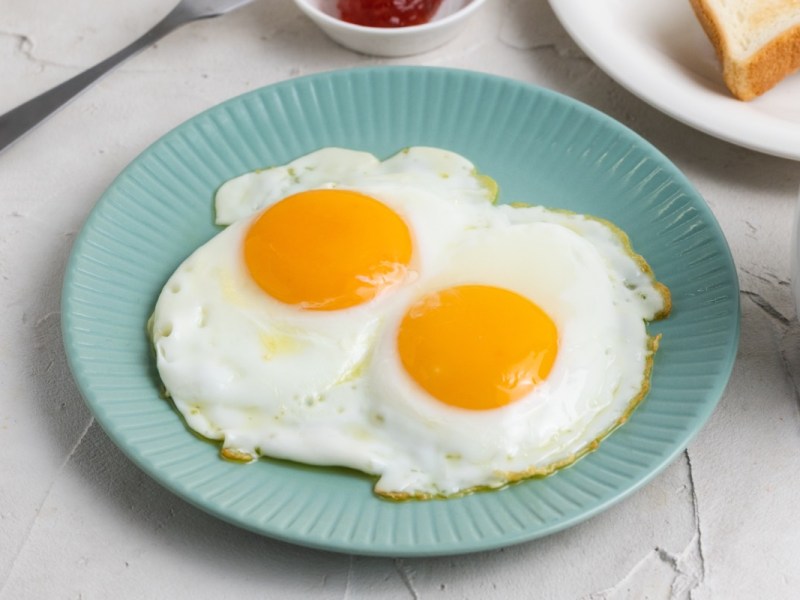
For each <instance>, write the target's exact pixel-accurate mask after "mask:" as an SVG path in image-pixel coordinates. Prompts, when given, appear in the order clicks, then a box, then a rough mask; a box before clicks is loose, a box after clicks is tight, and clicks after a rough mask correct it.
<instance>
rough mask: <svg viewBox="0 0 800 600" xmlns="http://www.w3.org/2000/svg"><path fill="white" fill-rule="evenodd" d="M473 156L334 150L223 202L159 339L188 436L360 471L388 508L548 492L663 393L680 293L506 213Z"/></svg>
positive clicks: (550, 213) (250, 184)
mask: <svg viewBox="0 0 800 600" xmlns="http://www.w3.org/2000/svg"><path fill="white" fill-rule="evenodd" d="M496 193H497V190H496V186H495V184H494V182H493V180H491V179H490V178H488V177H485V176H482V175H480V174H478V173H477V172H476V170H475V167H474V166H473V165H472V163H470V162H469V161H468V160H467V159H465V158H463V157H461V156H459V155H457V154H454V153H452V152H448V151H445V150H440V149H435V148H425V147H413V148H408V149H406V150H404V151H402V152H400V153H398V154H396V155H394V156H392V157H390V158H389V159H387V160H385V161H379V160H378V159H377V158H375V157H374V156H373V155H371V154H368V153H363V152H356V151H352V150H345V149H341V148H326V149H323V150H319V151H317V152H313V153H311V154H308V155H306V156H304V157H301V158H299V159H297V160H295V161H293V162H291V163H289V164H288V165H285V166H282V167H274V168H271V169H266V170H262V171H256V172H253V173H248V174H245V175H242V176H240V177H237V178H235V179H232V180H230V181H228V182H227V183H225V184H224V185H223V186H222V187H221V188H220V189H219V190H218V192H217V195H216V215H217V223H218V224H220V225H226V226H227V227H226V228H225V229H224V230H223V231H222V232H221V233H219V234H218V235H217V236H216V237H214V238H212V239H211V240H210V241H209V242H208V243H206V244H205V245H204V246H202V247H200V248H199V249H198V250H196V251H195V252H194V253H193V254H192V255H191V256H190V257H189V258H188V259H186V261H185V262H184V263H183V264H182V265H181V266H180V267H179V268H178V269H177V270H176V271H175V273H174V274H173V275H172V276H171V277H170V279H169V281H168V282H167V284H166V285H165V287H164V289H163V291H162V293H161V295H160V297H159V299H158V301H157V304H156V307H155V311H154V314H153V316H152V318H151V320H150V323H149V329H150V335H151V338H152V342H153V345H154V348H155V353H156V360H157V366H158V371H159V374H160V377H161V379H162V382H163V384H164V386H165V388H166V390H167V392H168V394H169V395H170V397H171V398H172V400H173V402H174V404H175V406H176V407H177V409H178V410H179V411H180V413H181V414H182V415H183V417H184V418H185V420H186V422H187V424H188V425H189V427H191V428H192V429H193V430H194V431H196V432H197V433H199V434H201V435H202V436H204V437H206V438H210V439H213V440H221V441H222V454H223V456H226V457H228V458H234V459H239V460H252V459H255V458H257V457H258V456H269V457H273V458H282V459H288V460H293V461H298V462H302V463H308V464H314V465H335V466H343V467H350V468H353V469H357V470H359V471H363V472H365V473H369V474H372V475H375V476H377V477H378V479H377V482H376V484H375V491H376V493H378V494H380V495H383V496H387V497H392V498H398V499H401V498H410V497H416V498H426V497H447V496H453V495H458V494H461V493H464V492H467V491H470V490H474V489H481V488H496V487H501V486H503V485H506V484H507V483H509V482H512V481H515V480H518V479H522V478H527V477H532V476H536V475H546V474H549V473H551V472H553V471H554V470H555V469H557V468H560V467H563V466H566V465H568V464H570V463H571V462H573V461H574V460H576V459H577V458H578V457H580V456H581V455H582V454H583V453H585V452H587V451H589V450H591V449H593V448H594V447H596V445H597V442H598V441H599V440H600V439H602V438H603V437H604V436H605V435H606V434H608V433H609V432H610V431H611V430H612V429H614V428H615V427H616V426H617V425H619V424H620V423H622V422H624V420H625V419H626V418H627V416H628V414H629V413H630V411H632V410H633V409H634V408H635V406H636V405H637V403H638V402H639V400H641V398H642V397H643V396H644V395H645V394H646V392H647V389H648V386H649V378H650V369H651V366H652V358H653V353H654V351H655V348H656V345H657V344H656V342H657V340H656V339H655V338H652V337H650V336H649V335H648V333H647V331H646V328H645V322H646V321H649V320H653V319H657V318H661V317H664V316H666V315H667V314H668V313H669V310H670V298H669V292H668V290H667V289H666V287H664V286H663V285H662V284H660V283H658V282H657V281H656V280H655V279H654V277H653V274H652V272H651V270H650V268H649V267H648V265H647V264H646V262H645V261H644V260H643V259H642V258H641V257H640V256H638V255H637V254H635V253H634V251H633V250H632V248H631V247H630V244H629V242H628V240H627V238H626V236H625V235H624V234H623V233H622V232H621V231H619V230H618V229H617V228H615V227H614V226H613V225H611V224H609V223H607V222H604V221H602V220H599V219H596V218H592V217H587V216H583V215H578V214H574V213H569V212H566V211H556V210H550V209H546V208H543V207H540V206H510V205H495V204H494V201H495V196H496Z"/></svg>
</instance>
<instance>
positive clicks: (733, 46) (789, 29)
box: [689, 0, 800, 100]
mask: <svg viewBox="0 0 800 600" xmlns="http://www.w3.org/2000/svg"><path fill="white" fill-rule="evenodd" d="M689 2H690V3H691V5H692V8H693V9H694V12H695V14H696V15H697V18H698V20H699V21H700V23H701V24H702V26H703V29H704V30H705V32H706V34H707V35H708V38H709V39H710V40H711V43H712V44H713V45H714V48H715V49H716V51H717V56H718V57H719V60H720V62H721V63H722V77H723V79H724V80H725V85H727V86H728V89H730V91H731V93H732V94H733V95H734V96H736V97H737V98H739V99H740V100H751V99H753V98H755V97H757V96H760V95H761V94H763V93H764V92H766V91H767V90H769V89H771V88H772V87H774V86H775V85H776V84H777V83H778V82H779V81H781V80H782V79H783V78H784V77H786V76H787V75H790V74H791V73H794V72H795V71H797V70H798V69H800V0H689Z"/></svg>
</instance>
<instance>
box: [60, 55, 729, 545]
mask: <svg viewBox="0 0 800 600" xmlns="http://www.w3.org/2000/svg"><path fill="white" fill-rule="evenodd" d="M410 145H431V146H439V147H442V148H447V149H449V150H453V151H455V152H458V153H461V154H463V155H464V156H466V157H468V158H470V159H471V160H472V161H473V162H474V163H475V164H476V165H477V166H478V168H479V169H480V170H481V171H482V172H484V173H487V174H489V175H491V176H493V177H494V178H495V179H497V181H498V182H499V184H500V188H501V200H502V201H505V202H510V201H516V200H524V201H533V202H539V203H543V204H547V205H551V206H555V207H565V208H569V209H572V210H576V211H581V212H587V213H592V214H595V215H598V216H601V217H605V218H608V219H611V220H613V221H615V222H616V223H617V224H619V225H620V226H621V227H622V228H623V229H625V230H626V231H627V232H628V233H629V234H630V235H631V238H632V240H633V243H634V245H635V247H636V248H637V250H639V251H640V252H641V253H642V254H643V255H644V256H645V257H646V258H647V259H648V260H649V262H650V264H651V265H652V266H653V268H654V270H655V273H656V275H657V276H658V278H659V279H660V280H661V281H663V282H664V283H666V284H667V285H668V286H669V287H671V288H672V292H673V298H674V305H675V309H674V314H673V316H671V317H670V318H669V319H668V320H666V321H664V322H661V323H658V324H656V325H654V326H653V327H651V329H650V330H651V332H652V333H657V332H661V333H663V341H662V344H661V350H660V351H659V353H658V355H657V358H656V361H655V371H654V374H653V381H652V383H653V387H652V391H651V393H650V395H649V396H648V397H647V399H646V400H645V402H644V403H643V404H642V405H641V406H640V407H639V408H638V410H637V411H636V412H635V414H634V415H633V418H632V419H631V420H630V422H629V423H627V424H626V425H625V426H624V427H622V428H620V429H618V430H617V431H616V432H615V433H614V434H612V435H611V436H610V437H609V438H608V439H607V440H606V441H605V442H604V443H603V444H602V445H601V447H600V449H599V450H598V451H597V452H595V453H593V454H591V455H589V456H587V457H585V458H584V459H582V460H581V461H579V462H578V463H577V464H576V465H574V466H573V467H571V468H568V469H565V470H563V471H561V472H559V473H557V474H556V475H554V476H552V477H549V478H546V479H538V480H531V481H527V482H523V483H521V484H519V485H515V486H511V487H509V488H507V489H504V490H501V491H495V492H487V493H478V494H474V495H471V496H467V497H464V498H459V499H452V500H446V501H443V500H437V501H430V502H407V503H394V502H389V501H385V500H381V499H378V498H377V497H376V496H374V495H373V494H372V491H371V490H372V480H371V479H370V478H369V477H367V476H363V475H359V474H356V473H352V472H349V471H346V470H339V469H326V468H314V467H305V466H301V465H296V464H291V463H286V462H278V461H269V460H261V461H259V462H257V463H253V464H249V465H238V464H232V463H230V462H225V461H223V460H221V459H220V458H219V457H218V450H217V447H216V446H215V445H213V444H210V443H207V442H203V441H201V440H199V439H197V438H196V437H194V436H193V435H191V434H190V433H189V432H188V430H187V429H186V428H185V427H184V425H183V423H182V421H181V419H180V418H179V417H178V414H177V413H176V412H174V411H173V409H172V408H171V406H170V404H168V403H167V402H166V401H164V400H163V399H162V398H161V397H160V395H159V384H158V378H157V374H156V372H155V369H154V366H153V361H152V359H151V355H150V350H149V347H148V342H147V339H146V337H145V322H146V320H147V318H148V316H149V315H150V313H151V311H152V309H153V306H154V303H155V300H156V297H157V295H158V293H159V291H160V289H161V287H162V285H163V284H164V282H165V281H166V279H167V278H168V276H169V275H170V273H171V272H172V271H173V269H174V268H175V267H177V265H178V264H179V263H180V262H181V261H182V260H183V259H184V258H185V257H186V256H187V255H188V254H189V253H190V252H191V251H192V250H194V249H195V248H196V247H197V246H199V245H200V244H202V243H203V242H205V241H206V240H207V239H209V238H210V237H211V236H213V235H214V234H215V233H217V232H218V231H219V229H218V228H217V227H215V226H214V225H212V195H213V193H214V191H215V189H216V188H217V187H218V186H219V185H220V183H221V182H223V181H225V180H226V179H228V178H230V177H232V176H235V175H238V174H240V173H243V172H245V171H249V170H251V169H255V168H257V167H263V166H265V165H274V164H283V163H286V162H288V161H289V160H291V159H293V158H295V157H297V156H300V155H302V154H305V153H307V152H309V151H311V150H314V149H317V148H319V147H322V146H344V147H348V148H354V149H359V150H367V151H370V152H373V153H375V154H376V155H378V156H381V157H387V156H389V155H391V154H393V153H394V152H396V151H397V150H399V149H401V148H403V147H405V146H410ZM738 323H739V304H738V284H737V279H736V274H735V270H734V266H733V263H732V261H731V256H730V253H729V250H728V247H727V245H726V243H725V240H724V238H723V236H722V233H721V232H720V229H719V226H718V225H717V222H716V221H715V220H714V217H713V216H712V214H711V212H710V210H709V208H708V207H707V205H706V204H705V203H704V202H703V200H702V199H701V198H700V197H699V196H698V194H697V192H696V191H695V190H694V189H693V188H692V186H691V185H690V184H689V183H688V182H687V180H686V179H685V178H684V177H683V175H681V173H680V172H679V171H678V170H677V169H676V168H675V167H674V166H673V165H672V164H671V163H670V162H669V161H668V160H667V159H666V158H665V157H664V156H662V155H661V154H660V153H659V152H658V151H657V150H655V149H654V148H653V147H652V146H650V145H649V144H648V143H647V142H645V141H644V140H642V139H641V138H640V137H638V136H637V135H636V134H634V133H633V132H631V131H630V130H628V129H626V128H625V127H623V126H622V125H620V124H619V123H617V122H615V121H613V120H612V119H610V118H608V117H606V116H605V115H603V114H601V113H599V112H597V111H595V110H593V109H591V108H589V107H587V106H585V105H583V104H580V103H578V102H576V101H573V100H571V99H569V98H566V97H564V96H561V95H558V94H556V93H553V92H550V91H547V90H544V89H540V88H537V87H534V86H532V85H527V84H524V83H520V82H517V81H512V80H507V79H501V78H496V77H491V76H487V75H483V74H479V73H473V72H468V71H454V70H445V69H426V68H404V67H397V68H375V69H359V70H352V71H339V72H332V73H326V74H321V75H315V76H310V77H305V78H300V79H295V80H291V81H286V82H283V83H280V84H276V85H272V86H269V87H265V88H263V89H260V90H257V91H255V92H252V93H249V94H246V95H244V96H241V97H237V98H234V99H232V100H230V101H228V102H225V103H223V104H221V105H219V106H216V107H214V108H212V109H210V110H208V111H207V112H204V113H202V114H200V115H199V116H197V117H195V118H193V119H191V120H189V121H188V122H186V123H184V124H183V125H181V126H180V127H178V128H176V129H175V130H173V131H171V132H170V133H168V134H167V135H165V136H164V137H163V138H161V139H160V140H158V141H157V142H156V143H154V144H153V145H152V146H151V147H150V148H148V149H147V150H146V151H145V152H143V153H142V154H141V155H140V156H139V157H138V158H137V159H136V160H134V161H133V162H132V163H131V164H130V166H128V167H127V168H126V169H125V170H124V171H123V172H122V173H121V174H120V176H119V177H118V178H117V179H116V180H115V181H114V183H113V184H112V185H111V187H110V188H109V189H108V190H107V191H106V193H105V194H104V195H103V197H102V198H101V199H100V201H99V202H98V204H97V206H96V208H95V209H94V210H93V212H92V214H91V215H90V217H89V218H88V220H87V222H86V224H85V226H84V227H83V229H82V231H81V233H80V235H79V237H78V239H77V240H76V242H75V246H74V249H73V251H72V255H71V258H70V261H69V265H68V269H67V273H66V279H65V283H64V295H63V326H64V340H65V346H66V351H67V354H68V357H69V361H70V366H71V368H72V372H73V374H74V376H75V380H76V381H77V383H78V385H79V387H80V389H81V391H82V393H83V395H84V397H85V399H86V402H87V403H88V405H89V407H90V408H91V410H92V411H93V413H94V414H95V416H96V418H97V420H98V421H99V422H100V423H101V424H102V426H103V427H104V429H105V430H106V432H107V433H108V435H109V436H110V437H111V438H112V440H113V441H114V442H115V443H116V444H117V445H118V446H119V447H120V448H121V449H122V450H123V451H124V452H125V453H126V454H127V455H128V456H129V457H130V458H131V459H132V460H133V461H134V462H135V463H136V464H138V465H139V466H140V467H141V468H142V469H144V470H145V471H146V472H147V473H148V474H150V475H151V476H152V477H153V478H155V479H156V480H158V481H159V482H160V483H161V484H163V485H164V486H165V487H167V488H169V489H170V490H172V491H173V492H174V493H176V494H178V495H179V496H181V497H183V498H185V499H186V500H188V501H189V502H192V503H193V504H195V505H197V506H199V507H200V508H202V509H204V510H206V511H208V512H210V513H212V514H214V515H216V516H218V517H220V518H222V519H226V520H228V521H230V522H232V523H235V524H237V525H239V526H242V527H245V528H247V529H250V530H253V531H256V532H259V533H262V534H264V535H267V536H271V537H275V538H279V539H283V540H288V541H291V542H295V543H298V544H304V545H308V546H313V547H318V548H325V549H329V550H336V551H343V552H352V553H359V554H373V555H392V556H412V555H416V556H423V555H437V554H455V553H463V552H470V551H476V550H481V549H488V548H495V547H498V546H503V545H508V544H513V543H517V542H521V541H524V540H530V539H532V538H536V537H539V536H543V535H546V534H549V533H552V532H554V531H558V530H560V529H564V528H566V527H569V526H571V525H573V524H575V523H577V522H579V521H581V520H584V519H586V518H588V517H590V516H592V515H594V514H596V513H598V512H599V511H602V510H604V509H605V508H607V507H608V506H610V505H611V504H613V503H614V502H617V501H618V500H620V499H621V498H623V497H625V496H626V495H628V494H630V493H631V492H633V491H634V490H636V489H637V488H639V487H640V486H641V485H643V484H644V483H645V482H647V481H648V480H649V479H651V478H652V477H653V476H654V475H655V474H656V473H658V472H659V471H660V470H661V469H663V468H664V467H665V466H666V465H667V464H668V463H669V462H670V461H671V460H672V459H673V458H675V456H676V455H677V454H679V453H680V452H681V451H682V449H683V448H684V447H685V446H686V444H687V443H688V441H689V440H690V439H691V438H692V436H693V435H694V434H695V433H696V432H697V431H698V429H699V428H700V427H701V426H702V424H703V423H704V422H705V420H706V419H707V418H708V416H709V415H710V414H711V412H712V410H713V408H714V406H715V405H716V403H717V401H718V399H719V398H720V395H721V394H722V392H723V389H724V387H725V385H726V382H727V380H728V376H729V374H730V370H731V365H732V363H733V359H734V354H735V352H736V345H737V341H738V333H739V329H738Z"/></svg>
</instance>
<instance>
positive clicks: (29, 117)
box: [0, 6, 191, 152]
mask: <svg viewBox="0 0 800 600" xmlns="http://www.w3.org/2000/svg"><path fill="white" fill-rule="evenodd" d="M190 20H191V15H190V14H188V13H187V11H185V10H184V9H182V7H180V6H176V7H175V8H174V9H173V10H172V11H171V12H170V13H169V14H167V16H165V17H164V18H163V19H162V20H161V21H159V22H158V23H156V24H155V25H154V26H153V27H152V28H151V29H150V30H149V31H147V32H146V33H145V34H144V35H142V36H141V37H140V38H139V39H137V40H136V41H134V42H132V43H131V44H130V45H128V46H126V47H125V48H123V49H122V50H120V51H119V52H117V53H116V54H113V55H112V56H109V57H108V58H107V59H105V60H104V61H102V62H100V63H98V64H96V65H95V66H93V67H91V68H89V69H87V70H86V71H83V72H82V73H79V74H78V75H75V77H73V78H72V79H68V80H67V81H65V82H64V83H61V84H59V85H57V86H56V87H54V88H52V89H51V90H48V91H46V92H44V93H42V94H40V95H39V96H36V97H35V98H33V99H31V100H28V101H27V102H25V103H24V104H21V105H19V106H18V107H16V108H14V109H12V110H10V111H8V112H7V113H5V114H4V115H0V152H2V151H3V150H4V149H5V148H6V147H8V146H9V145H11V143H12V142H14V141H15V140H17V138H19V137H21V136H22V135H23V134H25V133H26V132H28V131H29V130H31V129H33V127H35V126H36V125H38V124H39V123H40V122H41V121H43V120H44V119H45V118H47V117H48V116H50V115H51V114H53V113H54V112H55V111H56V110H58V109H59V108H61V107H62V106H64V105H65V104H66V103H67V102H69V101H70V100H72V98H74V97H75V96H77V95H78V94H79V93H80V92H81V91H83V90H84V89H86V88H87V87H88V86H89V85H91V84H92V83H94V82H95V81H97V80H98V79H100V78H101V77H102V76H103V75H105V74H106V73H108V72H109V71H110V70H111V69H113V68H114V67H116V66H117V65H118V64H119V63H121V62H122V61H124V60H125V59H126V58H129V57H131V56H133V55H134V54H136V53H137V52H140V51H141V50H143V49H144V48H147V47H148V46H149V45H150V44H152V43H154V42H156V41H158V40H160V39H161V38H162V37H164V36H165V35H167V34H168V33H170V32H171V31H173V30H175V29H177V28H178V27H180V26H181V25H183V24H185V23H187V22H189V21H190Z"/></svg>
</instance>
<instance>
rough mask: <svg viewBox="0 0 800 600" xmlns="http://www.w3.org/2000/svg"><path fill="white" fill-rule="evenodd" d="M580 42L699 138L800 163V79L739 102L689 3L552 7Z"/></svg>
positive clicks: (602, 1)
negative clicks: (710, 137) (699, 134)
mask: <svg viewBox="0 0 800 600" xmlns="http://www.w3.org/2000/svg"><path fill="white" fill-rule="evenodd" d="M550 5H551V6H552V8H553V10H554V11H555V13H556V15H557V16H558V18H559V20H560V21H561V24H562V25H563V26H564V28H565V29H566V30H567V31H568V32H569V34H570V35H571V36H572V38H573V39H574V40H575V42H576V43H577V44H578V45H579V46H580V47H581V48H582V49H583V51H584V52H586V54H588V55H589V57H590V58H591V59H592V60H594V61H595V62H596V63H597V64H598V65H599V66H600V68H602V69H603V70H604V71H605V72H606V73H608V74H609V75H610V76H611V77H613V78H614V79H616V80H617V82H619V83H620V84H621V85H623V86H624V87H626V88H627V89H628V90H630V91H631V92H633V93H634V94H636V95H637V96H639V97H640V98H642V99H643V100H644V101H646V102H648V103H650V104H652V105H653V106H654V107H656V108H657V109H659V110H661V111H663V112H664V113H666V114H668V115H670V116H672V117H674V118H676V119H678V120H679V121H683V122H684V123H686V124H687V125H690V126H692V127H694V128H696V129H699V130H700V131H704V132H706V133H708V134H711V135H713V136H715V137H718V138H720V139H723V140H726V141H728V142H732V143H734V144H737V145H740V146H744V147H746V148H752V149H753V150H758V151H760V152H766V153H767V154H773V155H775V156H781V157H784V158H790V159H793V160H800V74H795V75H792V76H789V77H788V78H786V79H784V80H783V81H782V82H781V83H779V84H778V85H777V86H776V87H775V88H773V89H772V90H770V91H769V92H767V93H766V94H765V95H763V96H761V97H760V98H757V99H755V100H751V101H750V102H742V101H740V100H736V99H734V98H733V97H732V96H731V95H730V93H729V92H728V89H727V88H726V87H725V84H724V83H723V81H722V74H721V70H720V67H719V64H718V62H717V59H716V56H715V55H714V50H713V48H712V46H711V44H710V42H709V41H708V39H707V38H706V36H705V33H704V32H703V30H702V28H701V27H700V24H699V22H698V21H697V19H696V18H695V16H694V14H693V13H692V9H691V7H690V6H689V2H688V0H641V1H638V2H637V1H635V0H550Z"/></svg>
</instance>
